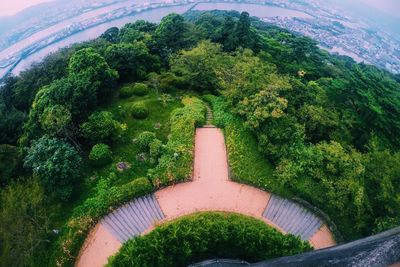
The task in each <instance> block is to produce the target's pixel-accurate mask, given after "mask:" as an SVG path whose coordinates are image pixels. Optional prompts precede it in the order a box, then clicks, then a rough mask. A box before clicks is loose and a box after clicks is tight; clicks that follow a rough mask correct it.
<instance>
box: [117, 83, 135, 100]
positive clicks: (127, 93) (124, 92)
mask: <svg viewBox="0 0 400 267" xmlns="http://www.w3.org/2000/svg"><path fill="white" fill-rule="evenodd" d="M119 96H120V97H121V98H129V97H131V96H133V86H132V85H127V86H124V87H122V88H121V90H119Z"/></svg>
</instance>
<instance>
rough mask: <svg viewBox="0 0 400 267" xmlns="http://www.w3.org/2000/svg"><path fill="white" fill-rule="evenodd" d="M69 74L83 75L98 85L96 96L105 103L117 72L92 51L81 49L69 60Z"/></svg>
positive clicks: (113, 85) (111, 90) (112, 87)
mask: <svg viewBox="0 0 400 267" xmlns="http://www.w3.org/2000/svg"><path fill="white" fill-rule="evenodd" d="M68 71H69V74H70V75H71V74H85V75H87V77H89V78H90V81H91V82H92V83H99V88H98V90H97V95H98V97H99V100H101V101H105V100H107V99H108V97H109V96H110V95H111V94H112V92H113V89H114V87H115V81H116V79H117V78H118V73H117V71H115V70H113V69H111V68H110V67H109V65H108V64H107V62H106V60H105V59H104V58H103V57H102V56H101V55H100V54H99V53H98V52H97V51H96V50H95V49H94V48H83V49H81V50H78V51H77V52H76V53H75V54H74V55H73V56H72V57H71V59H70V61H69V65H68Z"/></svg>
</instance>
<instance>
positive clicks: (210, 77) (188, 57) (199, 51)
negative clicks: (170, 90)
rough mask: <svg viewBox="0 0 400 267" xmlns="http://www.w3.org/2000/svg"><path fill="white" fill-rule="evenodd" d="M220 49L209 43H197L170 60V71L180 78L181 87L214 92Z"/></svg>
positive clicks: (216, 84)
mask: <svg viewBox="0 0 400 267" xmlns="http://www.w3.org/2000/svg"><path fill="white" fill-rule="evenodd" d="M220 55H221V48H220V46H219V45H217V44H213V43H211V42H209V41H203V42H201V43H199V44H198V45H197V46H196V47H195V48H193V49H192V50H189V51H182V53H181V54H180V55H179V56H177V57H176V58H173V59H172V60H171V70H172V72H174V73H175V75H176V76H178V77H180V78H181V79H182V82H183V84H184V85H183V86H184V87H186V88H187V89H189V90H196V91H200V92H201V91H205V90H209V91H216V90H217V89H218V86H219V85H218V77H217V72H216V69H217V67H218V64H219V61H220V58H221V56H220Z"/></svg>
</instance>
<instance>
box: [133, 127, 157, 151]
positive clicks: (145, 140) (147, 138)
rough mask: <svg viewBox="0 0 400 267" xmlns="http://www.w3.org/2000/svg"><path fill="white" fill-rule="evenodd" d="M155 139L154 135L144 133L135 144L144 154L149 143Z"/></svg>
mask: <svg viewBox="0 0 400 267" xmlns="http://www.w3.org/2000/svg"><path fill="white" fill-rule="evenodd" d="M155 139H156V134H155V133H152V132H148V131H144V132H142V133H140V134H139V136H138V137H137V140H136V143H137V145H138V146H139V148H140V150H141V151H142V152H146V151H148V150H149V149H150V147H149V146H150V143H151V142H153V141H154V140H155Z"/></svg>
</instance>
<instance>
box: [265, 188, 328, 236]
mask: <svg viewBox="0 0 400 267" xmlns="http://www.w3.org/2000/svg"><path fill="white" fill-rule="evenodd" d="M263 217H265V218H267V219H268V220H270V221H271V222H273V223H274V224H276V225H277V226H279V227H280V228H282V229H283V230H284V231H285V232H287V233H291V234H293V235H297V236H300V238H301V239H302V240H305V241H307V240H308V239H310V238H311V237H312V235H313V234H314V233H315V232H316V231H317V230H318V229H319V228H320V227H321V226H322V224H323V222H322V221H321V219H320V218H319V217H318V216H316V215H314V214H313V213H312V212H310V211H308V210H306V209H305V208H303V207H302V206H300V205H299V204H297V203H295V202H293V201H290V200H288V199H284V198H281V197H278V196H276V195H272V196H271V198H270V200H269V202H268V204H267V207H266V208H265V210H264V212H263Z"/></svg>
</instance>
